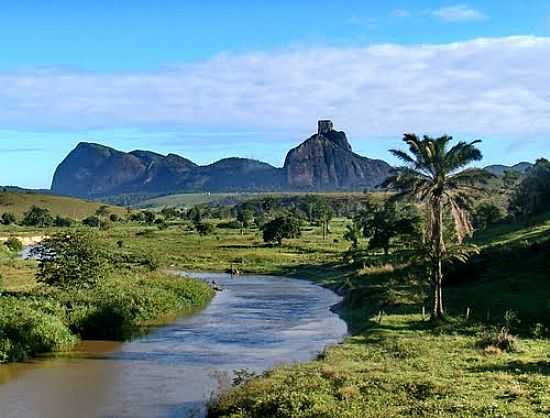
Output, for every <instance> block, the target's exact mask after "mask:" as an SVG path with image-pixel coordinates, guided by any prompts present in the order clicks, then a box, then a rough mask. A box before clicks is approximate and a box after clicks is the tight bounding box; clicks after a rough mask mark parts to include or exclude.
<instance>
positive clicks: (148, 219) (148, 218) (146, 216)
mask: <svg viewBox="0 0 550 418" xmlns="http://www.w3.org/2000/svg"><path fill="white" fill-rule="evenodd" d="M156 218H157V215H155V212H152V211H150V210H145V211H143V220H144V221H145V223H146V224H149V225H152V224H153V223H154V222H155V219H156Z"/></svg>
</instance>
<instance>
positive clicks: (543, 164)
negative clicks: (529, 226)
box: [510, 158, 550, 218]
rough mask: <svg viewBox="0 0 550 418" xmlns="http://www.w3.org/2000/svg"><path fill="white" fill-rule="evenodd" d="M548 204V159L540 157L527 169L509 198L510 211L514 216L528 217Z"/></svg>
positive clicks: (549, 170) (549, 192)
mask: <svg viewBox="0 0 550 418" xmlns="http://www.w3.org/2000/svg"><path fill="white" fill-rule="evenodd" d="M549 206H550V161H548V160H545V159H543V158H541V159H540V160H538V161H537V162H536V163H535V165H534V166H533V167H531V168H530V169H529V171H528V172H527V174H526V176H525V177H524V179H523V180H522V181H521V183H519V185H518V186H517V188H516V189H515V191H514V193H513V195H512V198H511V200H510V211H511V212H512V214H513V215H514V216H516V217H518V218H519V217H525V218H529V217H531V216H534V215H538V214H539V213H542V212H544V211H546V210H548V207H549Z"/></svg>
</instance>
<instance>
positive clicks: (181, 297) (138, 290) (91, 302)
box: [0, 273, 213, 362]
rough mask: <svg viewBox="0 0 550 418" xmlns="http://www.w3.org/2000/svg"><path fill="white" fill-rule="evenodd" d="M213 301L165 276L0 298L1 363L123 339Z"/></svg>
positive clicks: (200, 286)
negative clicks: (79, 342) (89, 341)
mask: <svg viewBox="0 0 550 418" xmlns="http://www.w3.org/2000/svg"><path fill="white" fill-rule="evenodd" d="M212 296H213V290H212V289H211V288H210V286H209V285H208V284H207V283H205V282H201V281H196V280H191V279H187V278H183V277H176V276H172V275H167V274H160V273H149V274H145V273H142V274H139V275H137V276H136V275H130V274H128V275H125V276H121V277H117V278H114V279H109V280H107V281H106V282H105V283H104V284H103V285H102V286H100V287H97V288H93V289H56V288H51V287H40V288H36V289H35V290H32V291H29V292H12V293H8V294H7V295H5V296H1V297H0V362H9V361H19V360H22V359H24V358H27V357H29V356H32V355H35V354H37V353H45V352H52V351H59V350H64V349H66V348H68V347H70V346H71V344H72V343H74V342H75V341H76V340H77V339H78V338H82V339H111V340H122V339H125V338H128V337H130V336H131V335H134V334H136V333H139V332H140V331H141V330H142V327H143V326H146V325H151V324H152V323H158V322H162V321H165V320H168V319H171V318H173V317H175V316H176V315H178V314H181V313H184V312H189V311H192V310H193V309H196V308H198V307H200V306H203V305H205V304H206V303H207V302H208V301H209V300H210V299H211V298H212Z"/></svg>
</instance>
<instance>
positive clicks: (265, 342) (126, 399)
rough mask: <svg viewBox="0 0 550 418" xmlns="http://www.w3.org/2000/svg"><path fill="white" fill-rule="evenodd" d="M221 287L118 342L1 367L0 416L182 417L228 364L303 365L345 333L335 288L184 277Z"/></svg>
mask: <svg viewBox="0 0 550 418" xmlns="http://www.w3.org/2000/svg"><path fill="white" fill-rule="evenodd" d="M192 275H194V276H195V277H197V278H200V279H204V280H209V281H215V282H216V283H217V284H218V285H221V286H223V288H224V290H223V292H220V293H218V294H217V295H216V297H215V298H214V299H213V301H212V302H211V303H210V304H209V305H208V306H207V307H206V308H205V309H204V310H202V311H200V312H198V313H195V314H193V315H191V316H187V317H183V318H180V319H179V320H177V321H175V322H174V323H171V324H169V325H166V326H163V327H161V328H158V329H156V330H154V331H153V332H151V333H150V334H149V335H147V336H145V337H142V338H139V339H136V340H134V341H131V342H126V343H115V342H100V341H84V342H82V343H81V344H80V345H79V346H78V347H76V348H75V350H74V351H73V352H71V353H66V354H63V355H56V356H48V357H41V358H39V359H35V360H33V361H31V362H28V363H23V364H10V365H0V418H130V417H131V418H165V417H170V418H182V417H200V416H204V414H205V403H206V401H207V400H208V399H209V398H210V397H211V396H212V394H213V393H215V392H216V391H217V390H218V388H219V387H220V384H222V386H224V385H226V384H227V383H228V381H229V380H230V377H231V376H232V372H233V371H234V370H240V369H247V370H249V371H254V372H261V371H264V370H267V369H270V368H272V367H274V366H277V365H281V364H288V363H294V362H302V361H308V360H310V359H312V358H314V357H315V356H316V355H318V354H319V353H320V352H322V350H323V349H324V348H325V347H327V346H328V345H331V344H335V343H337V342H339V341H341V340H342V339H343V337H344V336H345V334H346V332H347V329H346V325H345V323H344V322H343V321H342V320H341V319H340V318H339V317H338V316H337V315H336V314H334V313H332V312H331V311H330V307H331V306H332V305H334V304H336V303H338V302H339V301H340V298H339V297H338V296H337V295H336V294H334V293H333V292H331V291H329V290H327V289H324V288H321V287H319V286H317V285H314V284H312V283H309V282H307V281H303V280H296V279H289V278H281V277H269V276H244V277H240V278H238V279H233V278H231V277H230V276H228V275H225V274H210V273H205V274H192Z"/></svg>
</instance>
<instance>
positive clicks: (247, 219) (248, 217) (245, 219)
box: [237, 209, 254, 235]
mask: <svg viewBox="0 0 550 418" xmlns="http://www.w3.org/2000/svg"><path fill="white" fill-rule="evenodd" d="M237 221H238V222H239V223H240V224H241V235H244V230H245V229H246V228H248V227H249V226H250V225H252V223H253V222H254V212H252V210H250V209H243V210H241V211H239V213H237Z"/></svg>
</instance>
